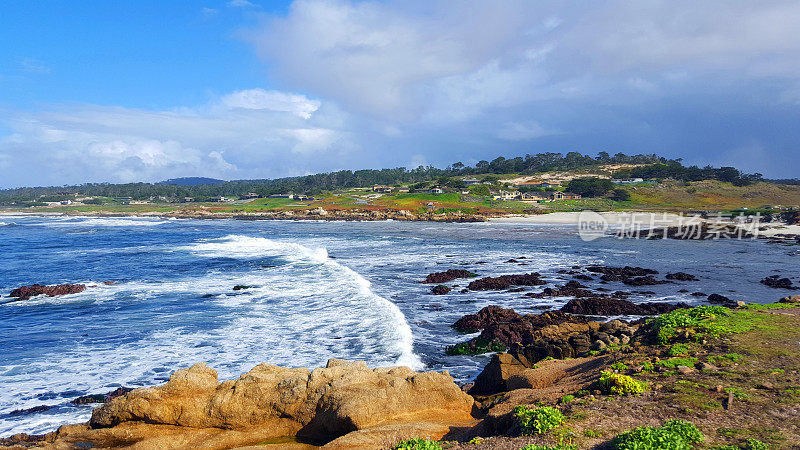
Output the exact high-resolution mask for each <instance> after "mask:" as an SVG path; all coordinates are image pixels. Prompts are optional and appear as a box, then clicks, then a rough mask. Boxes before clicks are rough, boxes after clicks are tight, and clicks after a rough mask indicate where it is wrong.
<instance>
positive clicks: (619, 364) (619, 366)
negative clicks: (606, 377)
mask: <svg viewBox="0 0 800 450" xmlns="http://www.w3.org/2000/svg"><path fill="white" fill-rule="evenodd" d="M611 369H613V370H618V371H620V372H623V371H625V370H628V365H627V364H625V363H623V362H615V363H614V364H612V365H611Z"/></svg>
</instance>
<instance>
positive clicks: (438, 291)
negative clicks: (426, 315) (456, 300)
mask: <svg viewBox="0 0 800 450" xmlns="http://www.w3.org/2000/svg"><path fill="white" fill-rule="evenodd" d="M450 291H451V289H450V288H449V287H447V286H445V285H443V284H440V285H438V286H434V287H432V288H431V294H434V295H444V294H447V293H448V292H450Z"/></svg>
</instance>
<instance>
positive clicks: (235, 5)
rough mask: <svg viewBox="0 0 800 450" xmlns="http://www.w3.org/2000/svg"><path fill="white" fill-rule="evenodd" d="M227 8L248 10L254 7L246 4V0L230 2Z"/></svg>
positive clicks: (248, 3)
mask: <svg viewBox="0 0 800 450" xmlns="http://www.w3.org/2000/svg"><path fill="white" fill-rule="evenodd" d="M228 6H230V7H233V8H249V7H253V6H256V5H254V4H253V3H250V2H248V1H247V0H231V1H229V2H228Z"/></svg>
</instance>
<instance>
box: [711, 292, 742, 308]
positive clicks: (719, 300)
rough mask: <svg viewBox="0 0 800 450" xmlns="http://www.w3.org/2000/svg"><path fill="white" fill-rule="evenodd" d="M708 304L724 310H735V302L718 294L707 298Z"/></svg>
mask: <svg viewBox="0 0 800 450" xmlns="http://www.w3.org/2000/svg"><path fill="white" fill-rule="evenodd" d="M707 300H708V303H711V304H713V305H721V306H724V307H726V308H736V306H737V305H736V302H735V301H733V300H731V299H729V298H728V297H725V296H724V295H720V294H711V295H709V296H708V298H707Z"/></svg>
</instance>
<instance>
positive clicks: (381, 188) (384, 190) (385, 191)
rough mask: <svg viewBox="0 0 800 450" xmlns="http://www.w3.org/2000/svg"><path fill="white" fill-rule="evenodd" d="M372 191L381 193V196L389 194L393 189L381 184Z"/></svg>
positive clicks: (373, 187)
mask: <svg viewBox="0 0 800 450" xmlns="http://www.w3.org/2000/svg"><path fill="white" fill-rule="evenodd" d="M372 191H373V192H380V193H381V194H389V193H391V192H392V187H391V186H384V185H381V184H376V185H375V186H372Z"/></svg>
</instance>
